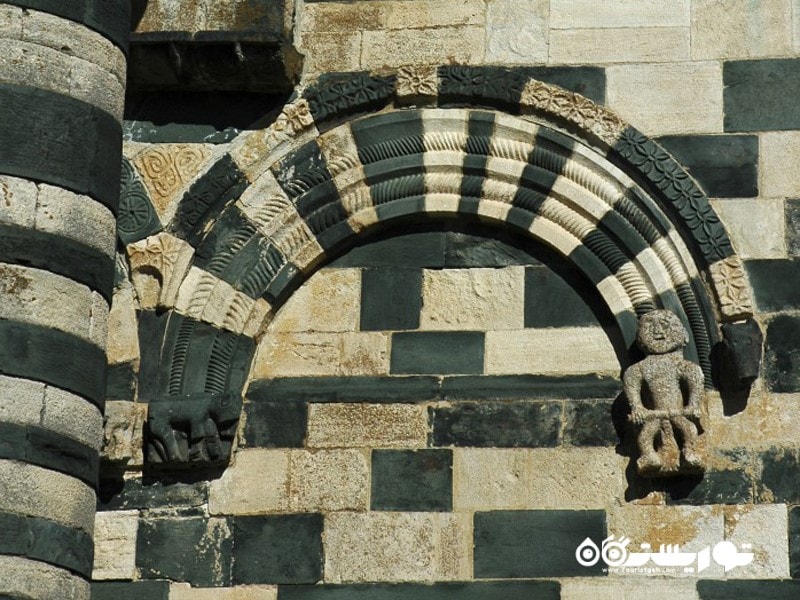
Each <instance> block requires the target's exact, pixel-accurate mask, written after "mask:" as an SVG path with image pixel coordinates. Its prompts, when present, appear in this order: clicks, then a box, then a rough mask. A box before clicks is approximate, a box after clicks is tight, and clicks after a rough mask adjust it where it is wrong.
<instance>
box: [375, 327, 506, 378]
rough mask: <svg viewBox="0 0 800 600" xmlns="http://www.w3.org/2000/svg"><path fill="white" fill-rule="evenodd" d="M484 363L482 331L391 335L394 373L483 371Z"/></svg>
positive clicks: (392, 368)
mask: <svg viewBox="0 0 800 600" xmlns="http://www.w3.org/2000/svg"><path fill="white" fill-rule="evenodd" d="M503 333H507V332H503ZM483 363H484V334H483V332H482V331H419V332H417V331H414V332H399V333H394V334H392V358H391V373H392V374H406V373H407V374H416V373H419V374H440V373H441V374H449V373H459V374H470V373H482V372H483Z"/></svg>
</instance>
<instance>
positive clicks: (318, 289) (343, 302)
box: [269, 269, 361, 332]
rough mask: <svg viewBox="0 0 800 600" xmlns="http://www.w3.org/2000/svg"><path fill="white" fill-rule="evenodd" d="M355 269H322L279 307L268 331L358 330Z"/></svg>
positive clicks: (358, 284)
mask: <svg viewBox="0 0 800 600" xmlns="http://www.w3.org/2000/svg"><path fill="white" fill-rule="evenodd" d="M360 275H361V274H360V272H359V271H358V270H357V269H322V270H320V271H317V272H316V273H315V274H314V275H312V276H311V278H310V279H309V280H308V281H306V282H305V283H304V284H303V285H302V286H301V287H300V288H299V289H298V290H297V291H296V292H294V293H293V294H292V297H291V298H290V299H289V300H288V301H287V302H286V303H285V304H284V305H283V306H282V307H281V308H280V310H279V311H278V313H277V314H276V315H275V318H274V319H273V320H272V322H271V323H270V325H269V327H270V331H274V332H279V331H280V332H297V331H356V330H358V318H359V300H360V298H361V277H360Z"/></svg>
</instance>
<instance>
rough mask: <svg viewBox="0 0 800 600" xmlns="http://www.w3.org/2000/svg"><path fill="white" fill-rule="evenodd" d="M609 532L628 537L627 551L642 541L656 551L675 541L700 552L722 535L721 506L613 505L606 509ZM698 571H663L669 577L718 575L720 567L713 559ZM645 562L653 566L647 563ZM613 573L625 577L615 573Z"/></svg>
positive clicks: (637, 548)
mask: <svg viewBox="0 0 800 600" xmlns="http://www.w3.org/2000/svg"><path fill="white" fill-rule="evenodd" d="M608 535H613V536H614V537H615V538H617V539H619V537H620V536H623V535H624V536H626V537H628V538H630V539H631V542H630V544H629V546H628V551H629V552H631V551H633V552H641V551H642V550H641V549H640V545H641V544H650V550H652V551H653V552H659V551H660V549H661V545H662V544H664V545H677V546H678V549H679V550H680V551H681V552H695V553H696V552H700V551H702V550H704V549H705V548H709V549H712V550H713V548H714V546H715V545H716V544H718V543H719V542H721V541H723V540H724V539H725V526H724V516H723V512H722V509H721V508H720V507H715V506H642V505H633V504H629V505H625V506H616V507H613V508H612V509H611V510H609V512H608ZM710 563H711V564H710V565H709V567H708V568H707V569H704V570H703V571H702V572H701V573H696V574H695V573H684V572H683V567H663V568H665V569H672V568H674V569H675V572H673V571H665V572H663V573H662V574H663V575H666V576H668V577H690V578H695V577H702V578H721V577H722V576H723V569H722V567H721V566H720V565H718V564H717V563H716V562H715V561H714V560H713V559H712V560H711V561H710ZM648 566H651V567H655V565H652V564H650V563H648ZM613 576H615V577H624V576H625V575H624V573H616V574H614V575H613Z"/></svg>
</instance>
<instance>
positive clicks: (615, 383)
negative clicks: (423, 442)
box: [441, 375, 622, 400]
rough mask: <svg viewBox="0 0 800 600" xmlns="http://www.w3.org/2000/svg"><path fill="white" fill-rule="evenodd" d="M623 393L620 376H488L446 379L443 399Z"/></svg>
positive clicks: (602, 396)
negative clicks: (618, 377)
mask: <svg viewBox="0 0 800 600" xmlns="http://www.w3.org/2000/svg"><path fill="white" fill-rule="evenodd" d="M621 390H622V383H621V382H620V380H619V379H617V378H616V377H609V376H604V375H568V376H564V377H556V376H552V375H484V376H479V377H468V376H467V377H445V378H444V379H443V380H442V392H441V397H442V399H443V400H507V399H520V400H522V399H535V398H571V399H579V398H612V397H614V396H616V395H617V394H618V393H619V392H620V391H621Z"/></svg>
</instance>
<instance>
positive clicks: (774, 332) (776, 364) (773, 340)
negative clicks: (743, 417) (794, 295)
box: [763, 282, 800, 392]
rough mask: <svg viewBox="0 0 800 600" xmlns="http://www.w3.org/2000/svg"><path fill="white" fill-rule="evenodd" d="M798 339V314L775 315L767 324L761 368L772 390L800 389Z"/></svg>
mask: <svg viewBox="0 0 800 600" xmlns="http://www.w3.org/2000/svg"><path fill="white" fill-rule="evenodd" d="M795 284H796V282H795ZM799 339H800V318H798V317H795V316H790V315H779V316H777V317H775V318H774V319H772V320H770V321H769V323H768V324H767V335H766V344H765V348H764V367H763V368H764V377H765V379H766V381H767V387H768V388H769V389H770V390H772V391H773V392H798V391H800V345H798V343H797V340H799Z"/></svg>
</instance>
